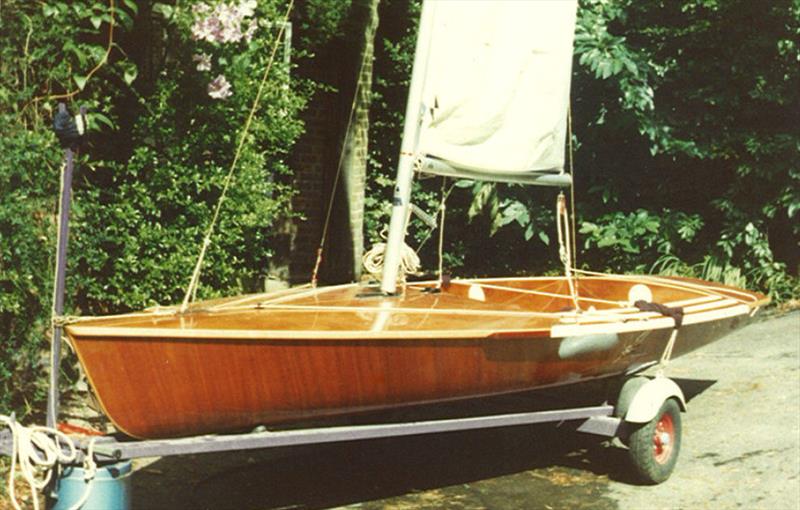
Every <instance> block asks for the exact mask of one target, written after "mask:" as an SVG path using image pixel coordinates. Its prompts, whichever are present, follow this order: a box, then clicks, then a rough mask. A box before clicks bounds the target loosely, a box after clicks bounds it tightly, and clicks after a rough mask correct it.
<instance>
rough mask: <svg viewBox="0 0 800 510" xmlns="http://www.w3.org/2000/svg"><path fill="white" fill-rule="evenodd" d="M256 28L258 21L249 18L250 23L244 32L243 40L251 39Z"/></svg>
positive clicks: (248, 40)
mask: <svg viewBox="0 0 800 510" xmlns="http://www.w3.org/2000/svg"><path fill="white" fill-rule="evenodd" d="M257 28H258V23H257V22H256V20H250V24H249V25H248V26H247V30H246V31H245V32H244V40H245V41H247V42H250V41H252V40H253V35H255V33H256V29H257Z"/></svg>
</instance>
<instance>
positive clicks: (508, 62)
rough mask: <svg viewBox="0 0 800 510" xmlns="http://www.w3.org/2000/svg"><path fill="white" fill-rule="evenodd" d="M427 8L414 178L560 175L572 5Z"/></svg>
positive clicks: (512, 0)
mask: <svg viewBox="0 0 800 510" xmlns="http://www.w3.org/2000/svg"><path fill="white" fill-rule="evenodd" d="M431 4H432V5H431V7H432V8H433V9H432V16H433V20H432V36H431V39H430V43H429V46H428V52H429V53H428V58H427V62H426V65H425V67H426V73H425V78H424V82H423V85H422V90H423V92H422V101H423V106H424V107H425V114H424V115H425V118H424V121H423V125H422V132H421V133H420V146H419V150H418V153H421V154H424V155H425V156H427V157H426V158H425V160H424V161H423V166H422V168H421V170H423V171H425V172H428V173H437V174H447V175H455V176H461V177H468V178H475V179H485V180H501V181H511V182H535V181H536V180H540V179H541V174H542V173H550V172H561V171H562V170H563V168H564V144H565V138H566V123H567V107H568V103H569V88H570V74H571V68H572V53H573V50H572V43H573V39H574V32H575V16H576V10H577V2H576V1H572V0H553V1H547V0H538V1H527V2H526V1H519V0H505V1H502V0H501V1H498V0H494V1H479V0H476V1H469V2H450V1H437V2H431ZM540 183H542V184H552V182H548V181H547V178H545V182H540Z"/></svg>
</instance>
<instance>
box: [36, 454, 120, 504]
mask: <svg viewBox="0 0 800 510" xmlns="http://www.w3.org/2000/svg"><path fill="white" fill-rule="evenodd" d="M132 471H133V466H132V464H131V461H129V460H126V461H123V462H116V463H114V464H107V465H104V466H98V467H97V473H96V474H95V476H94V478H93V479H92V480H91V481H89V482H87V481H86V480H84V478H83V477H84V473H85V471H84V470H83V468H81V467H77V466H67V467H65V468H64V470H63V471H62V473H61V477H60V478H59V479H58V489H57V494H58V499H56V500H55V501H54V505H53V506H52V507H51V510H68V509H69V508H71V507H72V506H73V505H75V503H77V502H78V501H80V500H81V498H82V497H83V494H84V492H86V487H87V485H90V488H89V491H90V492H89V499H87V500H86V503H84V504H83V506H81V510H130V508H131V472H132Z"/></svg>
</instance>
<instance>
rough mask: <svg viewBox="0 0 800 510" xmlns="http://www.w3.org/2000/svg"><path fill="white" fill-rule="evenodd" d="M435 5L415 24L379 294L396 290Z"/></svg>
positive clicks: (426, 6)
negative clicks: (410, 67)
mask: <svg viewBox="0 0 800 510" xmlns="http://www.w3.org/2000/svg"><path fill="white" fill-rule="evenodd" d="M434 3H435V2H431V1H423V4H422V13H421V14H420V20H419V31H418V35H417V47H416V50H415V52H414V64H413V70H412V72H411V83H410V85H409V90H408V103H407V104H406V116H405V126H404V128H403V140H402V142H401V144H400V157H399V160H398V163H397V178H396V179H395V187H394V195H393V197H392V218H391V220H390V222H389V236H388V238H387V240H386V252H385V254H384V262H383V277H382V278H381V291H383V292H385V293H387V294H394V293H395V291H396V290H397V273H398V270H399V268H400V251H401V249H402V246H403V243H404V239H405V235H406V226H407V220H408V207H409V200H410V197H411V184H412V182H413V180H414V159H415V158H416V156H417V154H416V153H417V147H418V146H419V135H420V130H421V128H422V120H423V114H424V112H425V105H423V104H422V89H423V88H424V85H425V76H426V75H427V67H428V55H429V48H430V41H431V37H432V35H433V30H432V27H433V10H434V9H435V6H434Z"/></svg>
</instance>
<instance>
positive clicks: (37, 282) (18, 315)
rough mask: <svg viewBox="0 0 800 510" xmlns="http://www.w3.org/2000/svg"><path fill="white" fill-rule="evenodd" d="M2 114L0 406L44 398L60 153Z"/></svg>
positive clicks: (21, 406)
mask: <svg viewBox="0 0 800 510" xmlns="http://www.w3.org/2000/svg"><path fill="white" fill-rule="evenodd" d="M12 121H13V117H12V116H11V115H7V114H4V115H0V123H2V124H3V125H4V126H7V127H6V128H4V133H3V136H0V154H2V155H3V157H2V158H0V190H2V193H0V409H2V410H7V409H10V408H17V409H24V406H25V405H26V402H25V401H24V400H23V399H22V395H25V396H26V398H27V399H30V400H32V401H35V400H36V399H37V398H40V397H41V396H43V394H44V392H43V388H42V385H41V384H40V381H41V376H42V374H43V366H42V359H41V349H43V348H44V347H45V346H46V345H47V337H46V332H47V328H46V326H47V322H48V319H49V311H50V306H51V305H50V303H51V294H52V282H51V275H52V266H53V259H52V257H51V252H52V249H51V248H52V240H53V238H54V235H55V230H56V229H55V216H54V214H53V212H54V210H55V199H56V197H57V194H58V171H59V170H58V169H59V166H60V164H59V161H58V160H59V154H58V152H57V151H55V150H53V148H52V143H53V140H52V138H53V137H52V136H50V135H49V134H42V133H37V132H31V131H26V130H24V129H19V128H18V127H16V126H14V125H13V124H9V123H11V122H12Z"/></svg>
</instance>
